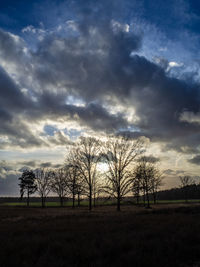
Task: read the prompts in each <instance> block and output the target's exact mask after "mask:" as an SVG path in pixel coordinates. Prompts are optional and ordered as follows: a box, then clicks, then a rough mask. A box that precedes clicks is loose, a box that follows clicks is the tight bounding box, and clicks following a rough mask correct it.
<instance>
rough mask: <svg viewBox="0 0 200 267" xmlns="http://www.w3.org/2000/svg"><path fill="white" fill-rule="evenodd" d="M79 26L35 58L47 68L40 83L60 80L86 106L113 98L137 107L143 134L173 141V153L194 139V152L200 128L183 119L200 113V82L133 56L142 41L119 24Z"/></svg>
mask: <svg viewBox="0 0 200 267" xmlns="http://www.w3.org/2000/svg"><path fill="white" fill-rule="evenodd" d="M115 27H116V30H115ZM124 27H125V26H124ZM77 28H78V33H77V34H76V35H75V36H73V37H71V38H68V39H66V38H63V37H62V38H61V37H59V36H55V35H53V36H49V37H48V38H47V39H45V40H44V41H43V42H42V43H40V47H39V49H38V51H37V52H36V54H35V57H36V58H37V64H38V66H40V64H41V62H43V64H44V63H45V66H46V67H45V68H43V71H42V72H41V71H40V67H38V68H36V70H37V71H36V73H35V75H36V77H37V79H39V80H41V82H42V84H46V83H50V84H51V85H56V83H57V82H58V81H59V83H61V84H63V86H64V88H65V90H66V91H67V92H68V93H71V94H74V95H75V96H78V97H82V98H83V99H84V100H85V101H86V102H89V101H93V100H96V99H99V101H101V102H104V101H105V103H106V101H107V104H108V98H109V97H112V96H113V98H117V99H118V101H119V102H121V103H123V104H126V105H128V106H133V107H134V108H135V110H136V114H137V115H138V117H139V119H140V120H139V122H137V123H136V124H135V126H137V127H139V129H140V130H141V134H143V135H146V136H149V137H151V139H152V140H153V141H163V142H168V141H169V140H170V141H171V142H170V144H169V145H168V147H167V149H170V148H171V149H176V150H179V149H181V150H182V148H181V147H182V146H183V144H184V142H185V140H186V139H188V140H189V141H188V142H187V143H188V146H189V148H188V152H190V150H192V149H194V147H195V146H196V141H197V140H196V139H197V137H195V136H196V134H197V133H199V130H200V127H199V125H194V124H190V123H188V122H183V121H180V116H181V113H182V112H183V111H184V110H189V111H192V112H194V113H196V112H198V111H199V107H200V105H199V84H195V83H192V84H189V83H186V82H185V81H181V80H179V79H176V78H172V77H168V76H167V74H166V72H165V70H164V69H163V68H162V67H160V66H159V65H157V64H155V63H153V62H150V61H149V60H147V59H146V58H145V57H141V56H138V55H137V54H133V51H136V50H137V49H139V47H140V43H141V38H140V37H139V36H136V35H135V34H133V33H132V32H125V31H123V25H121V24H119V25H118V24H117V22H110V21H109V23H108V21H106V22H105V21H104V22H102V23H99V24H97V25H96V24H95V23H93V25H92V26H91V25H90V24H84V23H83V25H81V27H77ZM131 53H132V54H131ZM62 70H64V71H62ZM48 77H51V78H50V79H48ZM110 103H111V101H110V102H109V104H110ZM88 114H89V113H88ZM103 127H104V128H105V129H106V128H107V125H106V124H105V125H103ZM103 127H102V128H103ZM100 128H101V127H100ZM177 138H178V143H177V142H176V139H177ZM177 144H178V145H177Z"/></svg>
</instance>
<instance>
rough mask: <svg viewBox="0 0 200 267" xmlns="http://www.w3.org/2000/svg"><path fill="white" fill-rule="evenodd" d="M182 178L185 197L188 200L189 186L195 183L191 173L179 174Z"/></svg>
mask: <svg viewBox="0 0 200 267" xmlns="http://www.w3.org/2000/svg"><path fill="white" fill-rule="evenodd" d="M179 179H180V186H181V188H182V190H183V193H184V198H185V202H188V191H189V186H190V185H191V184H193V183H194V181H193V179H192V177H191V176H189V175H185V176H179Z"/></svg>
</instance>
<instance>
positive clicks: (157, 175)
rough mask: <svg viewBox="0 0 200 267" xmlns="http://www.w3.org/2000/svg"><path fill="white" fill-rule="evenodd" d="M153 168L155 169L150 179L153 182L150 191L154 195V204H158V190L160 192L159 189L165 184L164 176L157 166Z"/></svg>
mask: <svg viewBox="0 0 200 267" xmlns="http://www.w3.org/2000/svg"><path fill="white" fill-rule="evenodd" d="M152 168H153V171H152V174H153V175H152V177H151V181H150V183H151V189H150V192H151V194H152V195H153V202H154V204H156V200H157V192H158V189H159V188H160V187H161V186H162V185H163V184H164V183H163V179H164V177H163V175H162V173H161V172H160V171H159V169H158V168H157V167H156V166H152Z"/></svg>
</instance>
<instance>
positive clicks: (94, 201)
mask: <svg viewBox="0 0 200 267" xmlns="http://www.w3.org/2000/svg"><path fill="white" fill-rule="evenodd" d="M93 203H94V207H96V194H94V200H93Z"/></svg>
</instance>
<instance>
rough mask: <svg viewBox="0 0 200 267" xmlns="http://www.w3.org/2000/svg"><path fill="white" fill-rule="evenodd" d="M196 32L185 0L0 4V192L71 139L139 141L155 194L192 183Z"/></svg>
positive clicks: (198, 64) (199, 36) (199, 122)
mask: <svg viewBox="0 0 200 267" xmlns="http://www.w3.org/2000/svg"><path fill="white" fill-rule="evenodd" d="M199 29H200V3H198V1H195V0H190V1H189V0H169V1H167V5H166V3H165V1H163V0H157V1H152V0H124V1H120V0H101V1H100V0H99V1H97V0H69V1H66V0H65V1H64V0H63V1H56V0H52V1H51V0H48V1H44V0H34V1H31V0H30V1H25V0H23V1H20V0H18V1H14V0H13V1H12V0H6V1H4V0H2V1H1V2H0V125H1V127H0V196H10V195H18V194H19V190H18V177H19V176H20V175H21V172H22V170H23V169H25V168H31V169H34V168H37V167H59V166H61V165H62V164H63V162H64V159H65V156H66V154H67V147H68V146H69V145H70V144H71V143H72V142H73V141H76V140H77V139H78V137H79V136H95V137H99V138H102V137H104V136H108V135H112V134H121V133H128V134H129V135H130V136H132V137H133V138H137V137H139V136H145V137H146V138H148V139H149V140H150V145H149V148H148V154H149V155H150V156H152V157H154V158H155V159H156V161H157V164H158V166H159V168H160V169H161V170H162V172H163V173H164V175H165V185H164V188H171V187H173V186H178V183H179V181H178V176H180V175H192V176H195V177H196V179H197V180H198V177H197V176H198V175H199V171H200V30H199ZM199 181H200V180H199Z"/></svg>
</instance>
